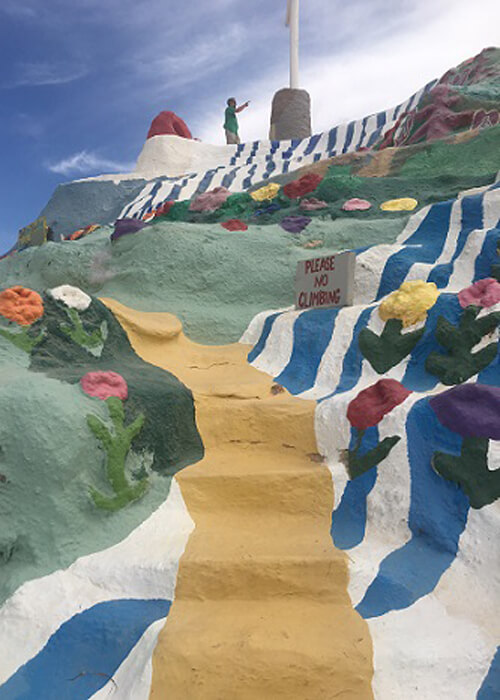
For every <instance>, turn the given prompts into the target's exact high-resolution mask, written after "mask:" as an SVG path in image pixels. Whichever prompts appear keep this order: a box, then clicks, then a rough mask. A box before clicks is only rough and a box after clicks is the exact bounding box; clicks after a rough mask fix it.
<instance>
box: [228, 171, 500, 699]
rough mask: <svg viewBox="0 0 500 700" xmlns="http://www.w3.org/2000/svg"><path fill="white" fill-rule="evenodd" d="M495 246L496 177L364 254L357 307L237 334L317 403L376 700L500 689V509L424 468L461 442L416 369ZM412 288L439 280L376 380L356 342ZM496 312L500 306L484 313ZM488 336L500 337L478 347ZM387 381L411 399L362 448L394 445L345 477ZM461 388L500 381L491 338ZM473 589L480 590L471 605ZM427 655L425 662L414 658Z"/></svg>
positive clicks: (278, 375)
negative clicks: (400, 352) (407, 338)
mask: <svg viewBox="0 0 500 700" xmlns="http://www.w3.org/2000/svg"><path fill="white" fill-rule="evenodd" d="M499 246H500V181H498V180H497V182H496V183H493V184H492V185H490V186H488V187H482V188H476V189H474V190H470V191H466V192H463V193H461V194H460V195H459V196H458V197H457V198H456V199H452V200H449V201H446V202H440V203H437V204H433V205H430V206H428V207H425V208H423V209H422V210H420V211H418V212H417V213H415V214H414V215H413V216H412V217H411V218H410V219H409V221H408V223H407V225H406V227H405V230H404V231H403V232H402V234H401V235H400V237H399V238H398V240H397V241H396V243H395V244H393V245H380V246H374V247H372V248H369V249H367V250H365V251H362V252H360V253H359V254H358V255H357V259H356V280H355V298H354V305H353V306H351V307H344V308H342V309H326V310H306V311H296V310H293V309H285V310H281V311H280V310H278V311H276V310H273V311H269V312H263V313H261V314H259V315H258V316H257V317H256V318H255V319H254V320H253V321H252V323H251V324H250V326H249V328H248V329H247V331H246V333H245V334H244V335H243V337H242V339H241V340H242V342H246V343H251V344H252V345H253V349H252V350H251V351H250V353H249V362H250V363H251V364H252V365H253V366H255V367H256V368H258V369H260V370H263V371H265V372H267V373H269V374H271V375H272V376H273V377H275V379H276V381H277V382H278V383H279V384H281V385H283V386H285V387H286V388H287V389H288V390H289V391H290V392H291V393H292V394H295V395H297V396H300V397H302V398H305V399H315V400H316V401H317V402H318V403H317V408H316V418H315V426H316V438H317V442H318V449H319V451H320V452H321V454H323V455H325V457H326V459H327V463H328V466H329V468H330V470H331V472H332V477H333V482H334V491H335V505H334V510H333V514H332V529H331V534H332V539H333V541H334V543H335V544H336V546H337V547H339V548H341V549H346V550H349V561H350V565H349V566H350V583H349V591H350V594H351V598H352V600H353V603H354V605H356V606H357V609H358V612H360V614H361V615H362V616H363V617H365V618H366V619H367V622H368V625H369V627H370V631H371V634H372V637H373V642H374V666H375V676H374V683H373V687H374V694H375V697H376V698H379V699H380V700H386V698H388V697H396V696H395V695H394V690H395V688H399V689H401V688H405V697H406V698H412V699H413V698H414V699H415V700H417V698H418V700H421V699H422V698H428V699H429V700H431V699H433V698H435V697H439V698H440V699H441V698H446V699H448V698H449V699H450V700H451V699H452V698H453V700H456V699H460V700H461V699H463V700H468V699H469V698H474V697H476V695H477V696H478V697H494V695H490V694H488V693H490V691H491V687H492V686H491V684H492V683H493V684H495V683H497V680H498V670H497V666H498V655H497V651H496V650H497V646H498V642H499V640H500V628H499V626H498V624H496V622H493V620H494V619H495V608H496V606H497V604H498V600H499V599H500V585H499V580H498V577H496V576H495V575H494V574H493V573H492V572H493V571H495V570H496V567H498V566H499V565H500V561H499V555H498V551H497V549H496V548H495V546H494V542H496V541H497V540H498V538H499V537H500V502H499V501H497V502H494V503H491V504H490V505H487V506H485V507H483V508H481V509H480V510H474V509H471V508H470V506H469V501H468V498H467V497H466V496H465V494H464V493H463V492H462V490H461V489H460V488H459V487H457V486H456V485H455V484H453V483H451V482H448V481H446V480H445V479H443V478H441V477H440V476H439V475H438V474H436V473H435V472H434V470H433V469H432V466H431V459H432V455H433V453H434V452H436V451H440V450H444V451H448V452H450V451H451V453H453V454H456V453H457V451H458V454H459V453H460V449H461V443H462V438H461V437H460V436H459V435H456V434H454V433H452V432H451V431H449V430H447V429H446V428H445V427H444V426H442V425H441V424H440V423H439V421H437V419H436V416H435V414H434V413H433V411H432V410H431V409H430V407H429V401H428V400H429V396H431V395H434V394H436V393H440V392H442V391H445V390H446V389H448V388H449V387H447V386H443V385H442V384H441V383H440V382H439V380H438V378H437V377H435V376H434V375H431V374H429V373H428V372H427V370H426V368H425V360H426V358H427V357H428V355H429V353H430V352H432V351H438V352H439V351H441V352H443V351H444V348H441V347H440V346H439V344H438V343H437V341H436V338H435V329H436V324H437V320H438V317H439V316H444V317H445V318H446V319H447V320H448V321H450V322H451V323H452V324H453V325H456V324H457V322H458V319H459V318H460V315H461V313H462V308H461V306H460V304H459V302H458V297H457V293H458V292H459V291H460V290H461V289H463V288H465V287H468V286H469V285H470V284H472V283H473V282H475V281H477V280H480V279H483V278H485V277H490V276H491V273H492V265H494V264H498V263H499V262H500V257H499V254H498V249H499ZM416 279H420V280H424V281H427V282H434V283H435V284H436V285H437V287H438V290H439V292H440V294H439V297H438V300H437V302H436V303H435V305H434V306H433V307H432V308H431V309H430V310H429V311H428V314H427V319H426V321H425V323H421V324H419V327H422V326H423V327H424V334H423V336H422V338H421V339H420V340H419V342H418V343H417V345H416V346H415V348H414V349H413V351H412V352H411V353H410V355H409V356H408V357H406V358H405V359H404V360H403V361H402V362H400V363H399V364H397V365H396V366H395V367H393V368H392V369H391V370H389V372H387V373H386V374H385V375H380V374H378V373H377V372H376V371H375V370H374V369H373V367H372V366H371V365H370V363H369V362H368V361H367V360H366V359H365V358H364V357H363V355H362V353H361V351H360V348H359V342H358V338H359V334H360V332H361V330H362V329H363V328H369V329H371V330H373V331H374V332H375V333H377V334H380V332H381V330H382V328H383V326H384V323H383V321H382V320H381V319H380V316H379V314H378V307H379V304H380V302H381V301H382V300H383V299H384V298H385V297H386V296H387V295H388V294H390V293H391V292H393V291H394V290H396V289H398V288H399V286H400V285H401V284H402V283H403V282H405V281H410V280H416ZM498 310H500V304H497V305H496V306H495V307H491V308H487V309H482V310H481V312H480V314H481V315H486V314H489V313H491V312H492V311H498ZM415 328H416V326H414V327H413V328H412V329H411V330H414V329H415ZM495 341H497V342H498V331H497V332H496V335H495V336H494V337H491V338H487V339H486V340H485V342H488V343H491V342H495ZM479 347H481V346H479ZM382 376H384V377H390V378H392V379H396V380H398V381H399V382H401V383H402V384H403V385H404V386H405V387H406V388H407V389H410V390H411V391H412V392H413V393H412V394H410V396H409V397H408V398H407V399H406V400H405V401H404V402H403V403H402V404H401V405H399V406H397V407H396V408H394V409H393V410H392V411H391V412H390V413H389V414H387V415H386V416H385V417H384V418H383V419H382V420H381V421H380V423H379V424H378V425H377V426H375V427H374V428H369V429H367V430H366V431H365V434H364V436H363V438H362V451H363V450H368V449H371V448H373V447H374V446H375V445H376V444H377V443H378V442H379V441H382V440H383V439H384V438H386V437H390V436H394V435H397V436H399V437H400V441H399V442H398V443H397V444H396V445H395V447H394V448H393V449H392V451H391V452H390V453H389V455H388V457H386V459H385V460H383V461H382V462H381V463H380V464H378V465H377V466H375V467H373V468H372V469H370V470H369V471H368V472H366V473H365V474H364V475H363V476H362V477H360V478H358V479H355V480H353V481H350V480H349V479H348V476H347V472H346V468H345V466H344V459H345V458H344V454H345V450H346V449H352V446H353V441H354V439H355V437H356V436H355V435H353V430H354V429H353V428H352V427H351V425H350V423H349V421H348V419H347V407H348V405H349V403H350V402H351V401H352V400H353V399H354V398H356V397H357V396H358V394H359V393H360V391H362V390H363V389H366V388H367V387H369V386H372V385H373V384H375V383H376V382H377V381H378V380H379V379H381V378H382ZM468 381H470V382H479V383H481V384H489V385H495V386H499V385H500V343H499V352H498V353H497V356H496V359H495V360H494V361H493V362H492V363H491V364H490V365H489V366H488V367H486V369H484V370H483V371H482V372H480V373H479V374H478V375H476V376H475V377H471V378H470V379H469V380H468ZM491 442H492V443H494V441H491ZM495 445H496V443H495V444H492V446H491V449H492V450H495V449H497V448H496V446H495ZM492 454H493V453H492ZM492 459H493V458H492ZM490 468H494V467H490ZM471 586H473V587H474V588H475V589H476V591H477V595H474V596H473V597H472V598H471V596H470V589H471ZM430 648H432V653H430V654H424V653H423V652H422V650H424V649H430ZM401 654H403V657H401ZM401 658H403V659H404V661H403V662H401ZM495 664H496V666H495ZM495 691H496V692H500V688H499V687H498V683H497V687H496V688H495Z"/></svg>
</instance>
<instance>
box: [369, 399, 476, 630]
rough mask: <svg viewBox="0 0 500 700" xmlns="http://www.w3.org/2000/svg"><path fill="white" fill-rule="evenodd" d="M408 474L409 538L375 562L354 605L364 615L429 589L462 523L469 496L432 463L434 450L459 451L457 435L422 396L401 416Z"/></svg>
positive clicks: (453, 551) (400, 605)
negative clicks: (371, 576) (373, 572)
mask: <svg viewBox="0 0 500 700" xmlns="http://www.w3.org/2000/svg"><path fill="white" fill-rule="evenodd" d="M406 434H407V439H408V459H409V464H410V475H411V493H410V512H409V517H408V526H409V528H410V530H411V533H412V538H411V540H410V541H409V542H407V543H406V544H405V545H403V547H401V548H400V549H397V550H395V551H394V552H391V553H390V554H389V555H388V556H387V557H386V558H385V559H384V560H383V561H382V563H381V564H380V567H379V571H378V574H377V576H376V577H375V580H374V581H373V582H372V583H371V584H370V586H369V587H368V590H367V591H366V593H365V595H364V597H363V600H362V601H361V603H360V604H359V605H358V606H357V608H356V610H357V611H358V612H359V614H360V615H361V616H362V617H364V618H370V617H379V616H380V615H384V614H385V613H388V612H389V611H391V610H402V609H404V608H407V607H409V606H410V605H412V604H413V603H414V602H415V601H417V600H418V599H419V598H422V597H423V596H425V595H428V594H429V593H431V591H433V590H434V588H435V587H436V585H437V583H438V581H439V579H440V578H441V576H442V575H443V573H444V572H445V571H446V569H448V567H449V566H450V565H451V564H452V562H453V560H454V559H455V557H456V555H457V551H458V542H459V538H460V535H461V534H462V532H463V531H464V529H465V525H466V523H467V514H468V511H469V499H468V498H467V496H466V495H465V494H464V492H463V491H462V490H461V488H460V487H459V486H457V485H456V484H454V483H452V482H451V481H447V480H446V479H443V478H442V477H441V476H439V474H437V473H436V472H435V471H434V470H433V468H432V463H431V460H432V456H433V454H434V452H436V451H438V450H439V451H443V452H446V453H448V454H453V455H459V454H460V451H461V446H462V438H461V437H460V435H458V434H457V433H452V432H451V431H450V430H448V429H447V428H445V427H444V426H443V425H441V423H440V422H439V421H438V419H437V417H436V414H435V413H434V411H433V410H432V409H431V407H430V406H429V401H428V399H422V400H421V401H419V402H418V403H416V404H415V405H414V406H413V407H412V409H411V410H410V412H409V414H408V417H407V420H406Z"/></svg>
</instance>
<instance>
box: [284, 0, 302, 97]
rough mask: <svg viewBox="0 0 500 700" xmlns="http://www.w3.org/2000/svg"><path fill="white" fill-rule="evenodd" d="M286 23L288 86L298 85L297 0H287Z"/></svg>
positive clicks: (295, 86) (294, 87)
mask: <svg viewBox="0 0 500 700" xmlns="http://www.w3.org/2000/svg"><path fill="white" fill-rule="evenodd" d="M286 25H287V27H290V87H291V88H292V89H297V88H298V87H299V0H288V6H287V11H286Z"/></svg>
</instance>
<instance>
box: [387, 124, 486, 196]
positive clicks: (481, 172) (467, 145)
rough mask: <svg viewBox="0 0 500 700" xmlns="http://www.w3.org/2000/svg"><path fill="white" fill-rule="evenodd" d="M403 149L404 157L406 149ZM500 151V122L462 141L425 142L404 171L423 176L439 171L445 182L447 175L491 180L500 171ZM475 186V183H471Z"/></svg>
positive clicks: (413, 175) (444, 182)
mask: <svg viewBox="0 0 500 700" xmlns="http://www.w3.org/2000/svg"><path fill="white" fill-rule="evenodd" d="M400 150H401V157H404V155H405V154H404V150H405V149H400ZM499 151H500V125H498V126H493V127H490V128H488V129H484V130H483V131H481V132H480V133H479V134H478V135H477V136H476V137H475V138H472V139H470V140H468V141H463V142H462V143H448V142H444V141H436V142H435V143H430V144H428V145H426V146H425V148H424V149H422V150H421V151H419V152H418V153H416V154H415V155H413V156H412V157H411V158H409V159H408V160H407V161H406V162H405V163H404V164H403V165H402V167H401V175H402V176H404V177H408V178H414V177H417V178H420V177H423V176H425V175H428V174H434V175H435V174H436V173H437V174H439V177H440V178H443V184H444V185H446V182H447V179H446V178H448V177H449V178H453V179H454V180H457V179H460V178H465V179H467V178H471V177H481V176H484V177H487V178H490V181H491V180H494V178H495V174H496V173H497V171H498V153H499ZM485 184H486V183H485ZM472 186H476V185H469V187H472Z"/></svg>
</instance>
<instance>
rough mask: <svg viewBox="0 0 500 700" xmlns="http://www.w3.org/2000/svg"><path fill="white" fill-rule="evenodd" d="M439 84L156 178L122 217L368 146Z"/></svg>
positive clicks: (247, 183) (140, 214) (242, 185)
mask: <svg viewBox="0 0 500 700" xmlns="http://www.w3.org/2000/svg"><path fill="white" fill-rule="evenodd" d="M436 82H437V81H436V80H433V81H432V82H430V83H428V84H427V85H426V86H425V87H423V88H422V89H421V90H419V91H418V92H416V93H415V94H414V95H412V96H411V97H409V98H408V99H407V100H406V101H405V102H402V103H401V104H399V105H398V106H397V107H393V108H391V109H388V110H386V111H385V112H378V113H377V114H371V115H370V116H367V117H364V118H363V119H358V120H355V121H351V122H349V123H347V124H341V125H339V126H336V127H334V128H333V129H330V131H325V132H323V133H320V134H315V135H314V136H311V137H309V138H306V139H294V140H287V141H253V142H252V141H250V142H248V143H243V144H240V145H238V146H235V147H234V150H233V151H229V153H228V155H227V157H226V161H222V162H221V163H220V164H219V165H218V166H217V167H215V168H211V169H209V170H207V171H205V172H200V173H189V174H186V175H185V176H182V177H159V178H155V179H154V180H152V181H150V182H148V184H147V185H145V186H144V188H143V190H142V192H140V194H139V195H138V196H137V197H136V198H135V199H134V200H133V201H132V202H130V203H129V204H128V205H127V206H126V207H124V209H123V211H122V212H121V214H120V218H122V217H134V218H142V217H143V216H144V215H145V214H147V213H148V212H151V211H153V209H155V208H156V207H158V206H160V205H161V204H163V203H164V202H166V201H173V200H186V199H190V198H191V197H193V196H196V195H198V194H201V193H203V192H206V191H207V190H210V189H213V188H214V187H221V186H223V187H227V188H228V189H229V190H230V191H231V192H242V191H244V190H248V189H249V188H251V187H252V186H253V185H256V184H258V183H259V182H262V181H263V180H266V179H268V178H270V177H273V176H275V175H283V174H286V173H289V172H293V171H294V170H296V169H297V168H301V167H303V166H305V165H310V164H312V163H315V162H317V161H319V160H324V159H326V158H332V157H334V156H338V155H341V154H343V153H351V152H354V151H359V149H361V148H369V147H370V146H372V145H373V144H374V143H375V142H376V141H377V140H378V139H379V138H380V137H381V136H382V135H383V134H384V133H385V132H386V131H387V130H388V129H390V128H392V127H393V126H394V124H395V123H396V121H397V119H398V117H399V116H400V115H401V114H403V113H404V112H406V111H408V110H410V109H413V108H414V107H416V106H417V105H418V104H419V102H420V100H421V99H422V97H423V96H424V95H425V94H426V93H427V92H429V90H431V88H433V87H434V85H435V84H436Z"/></svg>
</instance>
